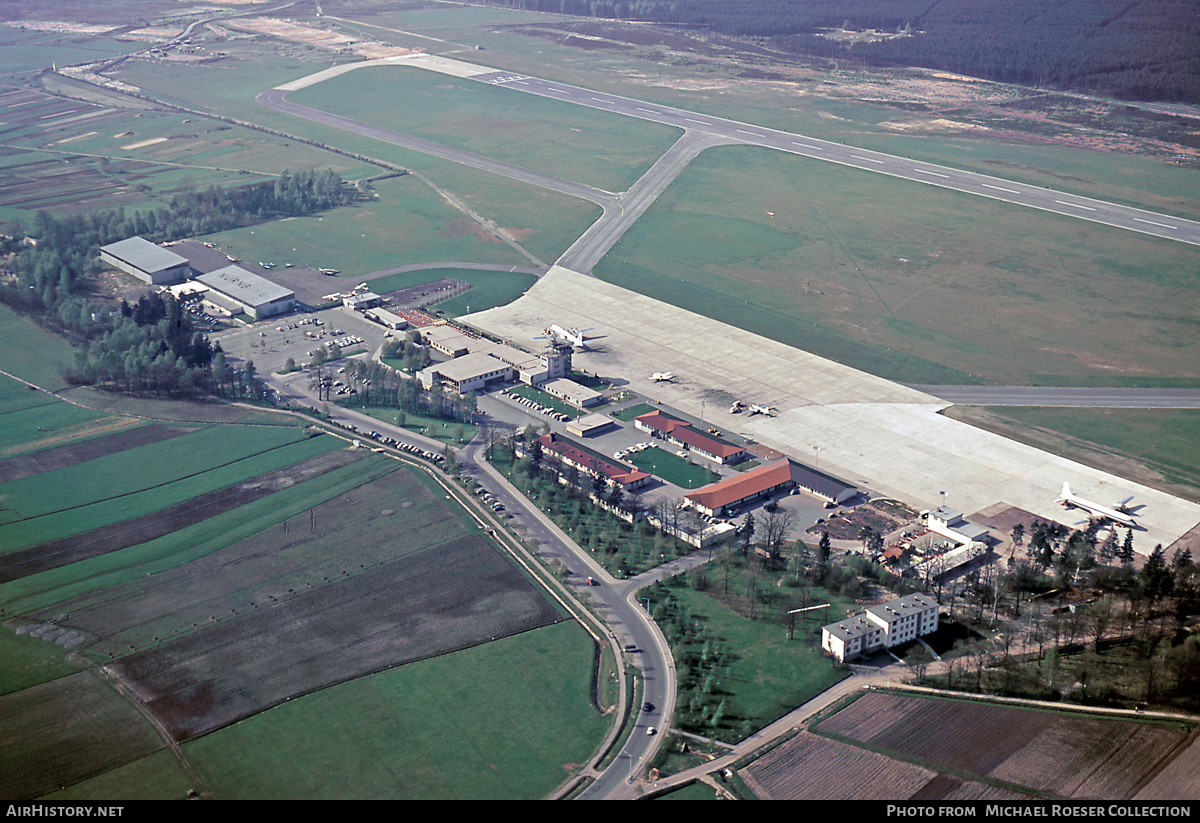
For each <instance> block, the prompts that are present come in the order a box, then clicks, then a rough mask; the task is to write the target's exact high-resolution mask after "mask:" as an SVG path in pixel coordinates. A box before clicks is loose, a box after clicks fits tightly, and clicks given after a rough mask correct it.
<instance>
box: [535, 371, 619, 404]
mask: <svg viewBox="0 0 1200 823" xmlns="http://www.w3.org/2000/svg"><path fill="white" fill-rule="evenodd" d="M539 388H541V390H542V391H544V392H546V393H547V394H550V395H553V396H554V397H557V398H558V399H559V400H564V401H566V402H567V403H570V404H571V405H572V406H574V407H575V408H577V409H586V408H587V407H588V406H594V405H596V404H597V403H599V402H600V401H601V400H603V399H604V395H602V394H601V393H600V392H598V391H595V390H594V389H589V388H588V387H587V386H585V385H583V384H582V383H576V382H575V381H574V380H568V379H567V378H565V377H556V378H553V379H551V380H547V381H545V382H544V383H542V385H541V386H540V387H539Z"/></svg>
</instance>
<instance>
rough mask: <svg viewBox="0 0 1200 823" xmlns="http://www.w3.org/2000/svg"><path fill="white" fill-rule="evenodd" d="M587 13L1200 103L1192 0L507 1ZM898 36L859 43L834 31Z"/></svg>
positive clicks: (829, 53) (877, 59)
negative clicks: (947, 0) (957, 0)
mask: <svg viewBox="0 0 1200 823" xmlns="http://www.w3.org/2000/svg"><path fill="white" fill-rule="evenodd" d="M501 2H503V4H504V5H508V6H511V7H516V8H523V9H530V10H535V11H543V12H554V13H559V14H572V15H579V16H584V17H601V18H616V19H625V20H638V21H645V22H655V23H668V24H672V25H680V26H686V27H692V28H698V29H705V30H709V31H714V32H718V33H721V34H727V35H734V36H741V37H753V38H761V39H763V40H766V41H769V44H770V45H771V46H772V47H774V48H777V49H785V50H788V51H792V52H794V53H798V54H808V55H816V56H822V57H832V58H846V57H850V58H854V59H857V60H861V61H863V62H866V63H869V64H879V65H909V66H925V67H929V68H936V69H943V70H950V71H954V72H959V73H962V74H968V75H972V76H976V77H984V78H988V79H992V80H998V81H1004V82H1012V83H1024V84H1034V85H1039V86H1051V87H1056V88H1064V89H1075V90H1083V91H1096V92H1101V93H1105V94H1111V95H1114V96H1117V97H1122V98H1125V99H1139V100H1177V101H1184V102H1197V101H1200V50H1197V49H1196V43H1198V42H1200V17H1198V16H1197V15H1196V13H1195V3H1193V2H1190V0H1130V2H1117V0H1065V2H1058V3H1045V2H1041V0H979V2H973V3H969V4H967V3H929V2H923V1H922V0H739V2H736V3H731V2H728V0H501ZM834 28H846V29H850V30H855V31H866V30H872V31H877V32H891V33H895V34H897V35H902V36H896V37H892V38H888V39H877V38H871V39H862V40H860V41H858V42H853V41H848V40H843V39H834V38H830V37H828V36H826V33H827V31H828V30H830V29H834Z"/></svg>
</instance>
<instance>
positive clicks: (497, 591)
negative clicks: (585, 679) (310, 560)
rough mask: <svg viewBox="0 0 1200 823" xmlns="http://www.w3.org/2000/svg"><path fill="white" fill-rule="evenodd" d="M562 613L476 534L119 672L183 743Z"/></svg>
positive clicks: (197, 636)
mask: <svg viewBox="0 0 1200 823" xmlns="http://www.w3.org/2000/svg"><path fill="white" fill-rule="evenodd" d="M263 562H264V564H266V563H269V562H270V561H267V560H265V559H264V561H263ZM211 585H214V586H215V585H216V583H215V582H213V583H212V584H211ZM235 585H236V584H235ZM208 587H209V586H208V585H205V588H208ZM265 590H266V587H264V588H263V591H265ZM165 594H166V593H165V592H164V593H162V594H161V595H160V597H161V596H163V595H165ZM124 605H126V606H128V607H129V608H139V607H142V606H143V603H141V602H135V603H128V604H124ZM159 605H160V606H162V605H164V604H162V603H161V600H160V602H159ZM260 606H261V608H260ZM561 619H562V617H561V615H559V614H558V613H557V612H556V611H555V610H554V608H553V607H552V606H550V604H549V603H548V602H547V601H546V600H544V599H543V598H542V597H541V596H540V595H539V594H538V593H537V592H536V591H535V590H534V589H533V588H532V587H531V586H530V585H529V583H527V582H526V581H525V579H524V578H523V577H522V576H521V575H520V574H519V573H518V572H517V571H516V569H514V568H513V567H512V566H511V565H509V564H508V562H507V561H506V560H505V559H504V558H503V557H501V556H500V555H499V554H498V553H497V552H496V551H495V549H493V548H492V546H491V545H490V544H489V543H488V542H487V541H486V540H485V539H483V538H482V537H476V536H471V537H463V538H459V539H457V540H455V541H453V542H451V543H448V544H445V545H442V546H439V547H438V548H437V549H436V550H434V551H428V552H422V553H419V554H416V555H410V556H407V557H402V558H399V559H397V560H394V561H392V562H390V563H387V564H386V565H384V566H382V567H380V568H378V569H372V570H368V571H366V572H363V573H361V574H355V575H348V576H346V577H344V578H343V579H342V580H340V581H337V582H335V583H331V584H329V585H324V586H317V587H314V588H312V589H311V590H306V591H304V592H302V593H299V594H295V595H293V596H290V597H288V598H287V599H286V600H282V602H276V600H275V599H273V598H272V596H270V595H267V596H266V597H265V598H263V599H262V601H261V602H260V601H258V600H256V601H255V605H254V606H251V607H250V608H249V609H248V613H246V614H242V615H239V616H238V618H237V619H234V620H228V621H222V622H219V623H216V624H214V625H212V626H211V628H209V627H205V628H203V629H202V630H199V631H195V632H194V633H192V634H189V635H186V636H183V637H181V638H180V639H179V640H175V641H172V642H169V643H166V644H165V645H163V646H161V647H159V648H155V649H151V650H149V651H146V652H141V653H139V654H135V655H133V656H131V657H129V658H126V659H125V660H124V661H122V662H121V663H119V664H117V665H115V666H113V667H112V671H113V673H114V675H115V677H117V679H118V680H119V681H120V682H121V683H122V684H123V685H125V686H126V687H127V688H128V689H129V690H130V691H131V692H132V693H133V694H135V695H136V696H137V698H138V699H139V700H140V701H141V702H142V703H143V704H144V705H145V706H146V707H147V708H148V709H149V710H150V711H151V712H152V713H153V714H154V715H155V717H157V718H158V720H159V721H160V722H161V723H162V725H164V726H165V727H166V728H167V729H168V730H169V732H170V734H171V735H172V736H173V737H174V738H175V739H176V740H180V741H182V740H187V739H189V738H192V737H195V736H196V735H199V734H203V733H204V732H208V731H212V730H213V729H217V728H220V727H222V726H225V725H228V724H230V723H233V722H235V721H237V720H239V719H241V718H243V717H248V716H249V715H251V714H254V713H256V712H259V711H262V710H263V709H266V708H268V707H269V706H273V705H275V704H277V703H280V702H283V701H285V700H287V699H289V698H292V697H297V696H299V695H303V694H307V693H309V692H313V691H316V690H318V689H321V688H325V687H326V686H332V685H334V684H336V683H340V682H343V681H346V680H350V679H353V678H355V677H360V676H362V675H365V674H370V673H372V672H377V671H381V670H383V669H388V668H392V667H393V666H398V665H401V664H403V663H409V662H412V661H414V660H420V659H424V658H428V657H433V656H436V655H440V654H445V653H448V652H452V651H457V650H459V649H464V648H467V647H470V646H473V645H477V644H479V643H485V642H488V641H489V640H494V639H496V638H498V637H504V636H507V635H511V634H516V633H518V632H522V631H526V630H528V629H532V628H536V627H538V626H543V625H549V624H550V623H555V622H558V621H559V620H561Z"/></svg>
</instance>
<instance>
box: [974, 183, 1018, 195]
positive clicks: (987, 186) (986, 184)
mask: <svg viewBox="0 0 1200 823" xmlns="http://www.w3.org/2000/svg"><path fill="white" fill-rule="evenodd" d="M983 187H984V188H985V189H995V190H996V191H1006V192H1008V193H1009V194H1020V193H1021V192H1019V191H1017V190H1016V189H1006V188H1004V187H1003V186H993V185H992V184H991V183H984V184H983Z"/></svg>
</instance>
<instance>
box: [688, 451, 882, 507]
mask: <svg viewBox="0 0 1200 823" xmlns="http://www.w3.org/2000/svg"><path fill="white" fill-rule="evenodd" d="M794 488H803V489H805V490H807V491H809V492H811V493H813V494H814V495H816V496H818V497H820V498H822V499H824V500H829V501H832V502H835V503H840V502H843V501H845V500H848V499H849V498H851V497H853V496H854V495H856V494H857V493H858V490H857V489H856V488H855V487H854V486H851V485H849V484H847V483H843V482H842V481H840V480H838V479H837V478H835V477H831V476H830V475H827V474H825V473H824V472H818V471H816V470H815V469H810V468H809V467H808V466H805V465H803V464H801V463H797V462H796V461H795V460H792V459H791V458H788V457H781V458H779V459H778V460H774V461H772V462H770V463H767V464H766V465H764V466H759V467H757V468H754V469H751V470H750V471H747V472H743V473H742V474H739V475H736V476H734V477H727V478H725V479H724V480H719V481H717V482H716V483H712V484H710V485H707V486H704V487H703V488H700V489H697V490H696V491H694V492H691V493H690V494H687V495H684V499H685V500H687V502H688V504H689V505H691V506H694V507H695V508H697V509H699V510H700V511H702V512H704V513H705V514H707V515H709V516H710V517H722V516H724V515H726V514H728V513H730V512H732V511H733V510H735V509H737V508H739V507H741V506H744V505H746V504H748V503H753V502H755V501H756V500H761V499H764V498H768V497H772V496H773V495H776V494H781V493H784V492H790V491H791V490H792V489H794Z"/></svg>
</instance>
